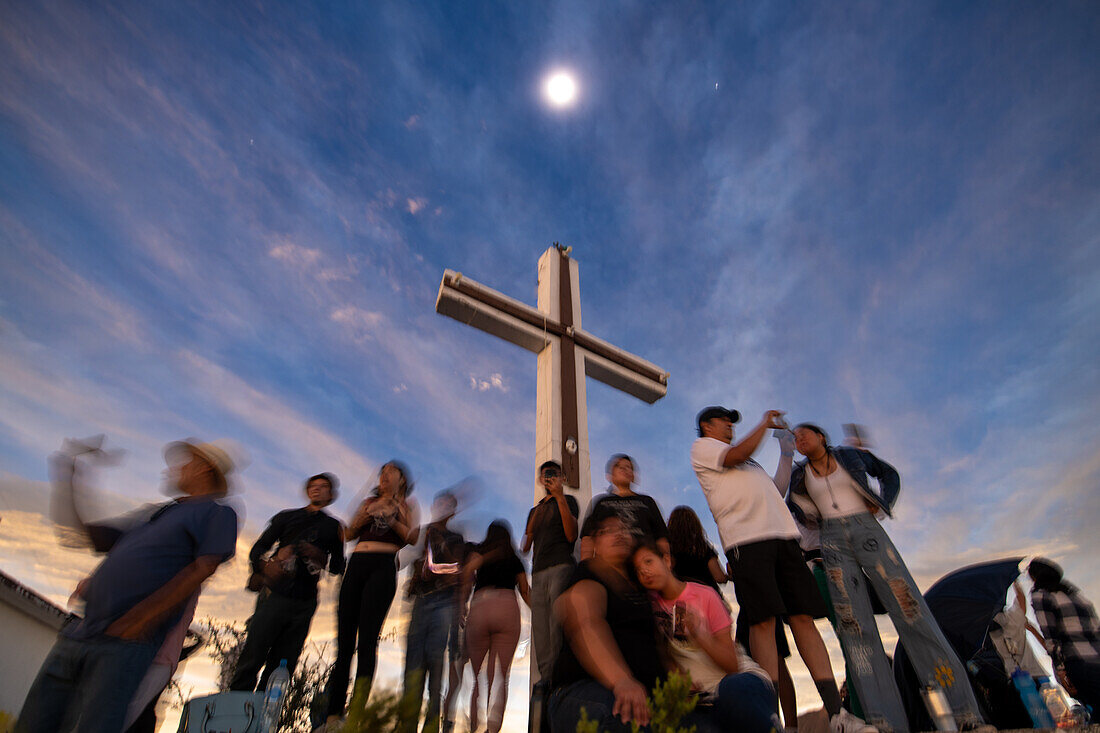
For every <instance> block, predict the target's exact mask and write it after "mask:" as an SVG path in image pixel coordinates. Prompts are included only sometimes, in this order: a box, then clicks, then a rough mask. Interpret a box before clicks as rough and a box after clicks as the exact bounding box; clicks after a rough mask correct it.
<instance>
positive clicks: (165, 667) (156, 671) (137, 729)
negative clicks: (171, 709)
mask: <svg viewBox="0 0 1100 733" xmlns="http://www.w3.org/2000/svg"><path fill="white" fill-rule="evenodd" d="M198 602H199V594H198V593H197V592H196V593H192V594H191V598H190V599H188V600H187V602H186V604H185V605H184V607H183V614H182V615H181V616H180V620H179V621H177V622H176V625H175V626H173V627H172V628H171V629H170V630H169V631H168V635H167V636H166V637H165V638H164V643H163V644H161V645H160V649H159V650H157V653H156V656H154V657H153V661H152V663H151V664H150V665H149V669H148V671H147V672H146V673H145V677H143V678H142V680H141V684H139V685H138V688H137V690H136V691H135V692H134V696H133V697H132V698H130V705H129V707H128V708H127V710H126V722H125V723H124V724H123V729H124V730H125V731H126V733H155V731H156V729H157V702H158V701H159V700H160V696H161V695H162V694H164V691H165V689H167V688H168V683H169V682H171V681H172V676H173V675H174V674H175V673H176V668H177V667H178V666H179V663H180V662H182V661H183V660H184V659H186V658H187V657H189V656H190V655H191V654H192V653H193V652H194V651H196V650H197V649H198V648H199V647H201V646H202V645H203V644H204V643H206V640H205V639H201V638H200V639H199V640H198V641H194V640H193V641H192V644H191V645H190V646H189V647H187V648H186V649H185V648H184V640H185V639H186V638H187V632H188V630H189V627H190V626H191V621H192V620H193V619H194V618H195V607H196V606H197V605H198Z"/></svg>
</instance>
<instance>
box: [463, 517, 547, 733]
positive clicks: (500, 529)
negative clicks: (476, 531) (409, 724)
mask: <svg viewBox="0 0 1100 733" xmlns="http://www.w3.org/2000/svg"><path fill="white" fill-rule="evenodd" d="M471 586H472V587H473V591H474V597H473V598H472V599H471V601H470V606H469V611H465V612H464V613H463V616H464V617H465V619H466V621H465V626H466V653H467V654H468V655H469V659H470V667H471V669H472V670H473V673H474V687H473V692H472V693H471V696H470V730H475V731H476V730H478V692H479V683H480V679H481V667H482V664H483V663H484V662H485V661H486V657H488V668H487V670H486V690H487V693H486V704H485V707H486V711H485V712H486V714H485V717H486V719H487V721H486V723H487V726H488V728H487V730H489V731H490V733H496V731H499V730H500V727H501V725H502V724H503V722H504V708H505V706H507V704H508V674H509V672H510V671H511V668H512V657H513V656H514V655H515V653H516V645H517V644H518V643H519V626H520V618H519V603H517V602H516V590H517V589H518V590H519V594H520V597H522V598H523V602H524V603H526V604H527V606H528V608H530V606H531V596H530V588H529V586H528V584H527V572H526V571H525V570H524V568H523V563H522V562H520V559H519V556H518V555H516V548H515V546H514V545H513V544H512V532H511V530H510V529H509V528H508V523H507V522H505V521H504V520H502V519H497V520H495V521H493V522H492V523H491V524H490V525H489V529H488V531H487V532H486V533H485V541H484V542H482V543H481V544H480V545H478V546H477V547H476V548H475V549H474V550H473V551H472V552H471V553H470V557H469V560H468V561H467V563H466V568H465V570H463V573H462V591H461V592H460V594H459V597H460V598H461V599H462V600H463V601H465V599H466V597H467V596H468V594H469V589H470V588H471ZM497 681H499V683H500V688H499V689H500V691H499V692H498V693H496V694H494V689H493V688H494V683H495V682H497Z"/></svg>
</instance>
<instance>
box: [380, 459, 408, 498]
mask: <svg viewBox="0 0 1100 733" xmlns="http://www.w3.org/2000/svg"><path fill="white" fill-rule="evenodd" d="M386 466H393V467H394V468H396V469H397V473H399V474H400V475H401V480H400V481H399V482H398V484H397V496H398V498H400V499H404V498H405V497H407V496H408V495H409V494H411V493H412V492H413V478H412V473H411V472H410V471H409V467H408V466H406V465H405V464H404V463H402V462H401V461H398V460H389V461H386V462H385V463H383V464H382V466H381V468H379V469H378V473H379V474H381V473H382V471H383V469H385V468H386ZM380 489H381V486H379V484H375V485H374V488H373V489H372V490H371V492H370V495H371V496H381V493H380Z"/></svg>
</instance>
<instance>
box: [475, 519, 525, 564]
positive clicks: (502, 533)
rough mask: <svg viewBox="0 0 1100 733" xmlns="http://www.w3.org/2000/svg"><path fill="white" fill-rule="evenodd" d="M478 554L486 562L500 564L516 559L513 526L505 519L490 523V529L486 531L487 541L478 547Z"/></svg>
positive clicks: (517, 557) (517, 556)
mask: <svg viewBox="0 0 1100 733" xmlns="http://www.w3.org/2000/svg"><path fill="white" fill-rule="evenodd" d="M476 552H477V554H479V555H481V556H482V557H483V558H485V561H486V562H500V561H501V560H509V559H511V558H515V559H516V560H517V561H518V560H519V555H517V554H516V546H515V544H514V543H513V542H512V525H510V524H508V522H507V521H505V520H503V519H494V520H493V521H492V522H490V523H489V529H487V530H486V531H485V540H484V541H483V542H482V543H481V544H480V545H478V546H477V550H476Z"/></svg>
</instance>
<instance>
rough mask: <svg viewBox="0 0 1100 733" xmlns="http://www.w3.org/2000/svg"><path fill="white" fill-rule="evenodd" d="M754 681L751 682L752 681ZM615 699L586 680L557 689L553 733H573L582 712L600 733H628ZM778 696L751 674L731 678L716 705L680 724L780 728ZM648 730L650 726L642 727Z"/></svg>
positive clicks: (715, 729)
mask: <svg viewBox="0 0 1100 733" xmlns="http://www.w3.org/2000/svg"><path fill="white" fill-rule="evenodd" d="M750 677H751V678H752V679H749V678H750ZM614 705H615V696H614V695H612V694H611V690H609V689H607V688H606V687H604V686H603V685H601V684H600V683H599V682H597V681H596V680H592V679H589V680H583V681H581V682H574V683H573V684H572V685H568V686H566V687H562V688H560V689H557V690H554V692H553V694H552V695H550V702H549V705H548V708H549V712H550V730H551V731H553V733H574V732H575V731H576V730H577V722H578V721H579V720H580V719H581V711H582V710H583V711H584V712H585V714H586V715H587V716H588V719H589V720H591V721H594V722H596V723H597V726H598V727H597V730H598V731H600V733H628V731H631V725H630V723H626V724H624V723H623V722H622V721H620V720H619V718H617V717H616V716H614V715H612V714H611V708H612V707H614ZM774 707H775V693H774V692H772V690H771V686H770V685H768V684H767V683H765V682H764V681H763V680H762V679H760V678H759V677H756V676H755V675H750V674H736V675H729V676H727V677H726V678H725V679H723V680H722V682H721V684H720V685H719V686H718V701H717V702H716V703H715V705H713V706H712V705H699V706H697V707H696V708H695V710H693V711H692V712H691V713H689V714H688V715H686V716H684V718H683V720H681V721H680V725H681V726H682V727H684V728H691V727H692V726H694V727H695V731H696V733H724V732H725V731H731V730H737V731H749V732H752V731H761V732H764V731H770V730H771V729H772V727H773V726H777V725H778V721H775V720H774V718H773V717H772V716H773V715H774ZM641 730H643V731H649V727H648V726H646V727H644V728H641Z"/></svg>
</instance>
